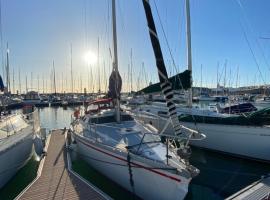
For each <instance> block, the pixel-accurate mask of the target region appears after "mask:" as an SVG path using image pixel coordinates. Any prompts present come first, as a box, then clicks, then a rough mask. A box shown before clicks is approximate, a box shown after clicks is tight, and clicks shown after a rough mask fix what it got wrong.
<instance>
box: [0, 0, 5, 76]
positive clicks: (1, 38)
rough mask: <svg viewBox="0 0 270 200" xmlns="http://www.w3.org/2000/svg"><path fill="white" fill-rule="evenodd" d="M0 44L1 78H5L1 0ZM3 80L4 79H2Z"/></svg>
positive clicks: (0, 8) (0, 7) (0, 2)
mask: <svg viewBox="0 0 270 200" xmlns="http://www.w3.org/2000/svg"><path fill="white" fill-rule="evenodd" d="M0 40H1V41H0V45H1V57H2V70H3V78H5V67H4V66H5V62H4V51H3V24H2V0H0ZM3 81H4V80H3Z"/></svg>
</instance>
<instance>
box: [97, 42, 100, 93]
mask: <svg viewBox="0 0 270 200" xmlns="http://www.w3.org/2000/svg"><path fill="white" fill-rule="evenodd" d="M97 65H98V66H97V68H98V94H100V66H99V37H98V64H97Z"/></svg>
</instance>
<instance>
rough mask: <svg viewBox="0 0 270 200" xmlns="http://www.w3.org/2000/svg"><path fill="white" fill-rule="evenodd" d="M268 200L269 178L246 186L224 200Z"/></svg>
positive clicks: (269, 194) (269, 190) (269, 193)
mask: <svg viewBox="0 0 270 200" xmlns="http://www.w3.org/2000/svg"><path fill="white" fill-rule="evenodd" d="M241 199H244V200H270V176H269V177H264V178H262V179H261V180H259V181H256V182H255V183H253V184H251V185H249V186H247V187H246V188H244V189H242V190H240V191H239V192H237V193H236V194H234V195H232V196H230V197H229V198H227V199H226V200H241Z"/></svg>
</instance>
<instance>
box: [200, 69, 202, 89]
mask: <svg viewBox="0 0 270 200" xmlns="http://www.w3.org/2000/svg"><path fill="white" fill-rule="evenodd" d="M200 93H201V94H202V64H201V90H200Z"/></svg>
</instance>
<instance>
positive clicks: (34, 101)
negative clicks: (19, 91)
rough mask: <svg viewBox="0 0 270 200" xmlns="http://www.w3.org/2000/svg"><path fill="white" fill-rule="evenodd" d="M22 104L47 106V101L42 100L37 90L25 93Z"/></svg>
mask: <svg viewBox="0 0 270 200" xmlns="http://www.w3.org/2000/svg"><path fill="white" fill-rule="evenodd" d="M23 105H24V106H27V105H31V106H36V107H46V106H49V102H48V101H45V100H43V99H42V98H41V96H40V95H39V93H38V92H35V91H30V92H27V93H26V94H25V96H24V99H23Z"/></svg>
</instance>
